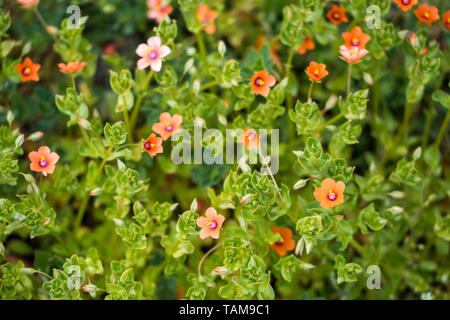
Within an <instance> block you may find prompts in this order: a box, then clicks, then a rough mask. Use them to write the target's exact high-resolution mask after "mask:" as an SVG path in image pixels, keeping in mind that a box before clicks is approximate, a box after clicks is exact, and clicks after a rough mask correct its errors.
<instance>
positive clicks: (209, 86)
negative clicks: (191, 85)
mask: <svg viewBox="0 0 450 320" xmlns="http://www.w3.org/2000/svg"><path fill="white" fill-rule="evenodd" d="M219 83H220V81H219V80H213V81H210V82H208V83H205V84H204V85H202V86H201V87H200V90H201V91H203V90H206V89H209V88H211V87H214V86H215V85H218V84H219Z"/></svg>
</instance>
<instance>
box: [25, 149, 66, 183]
mask: <svg viewBox="0 0 450 320" xmlns="http://www.w3.org/2000/svg"><path fill="white" fill-rule="evenodd" d="M28 159H30V161H31V163H30V170H32V171H36V172H42V173H43V174H44V176H47V174H52V173H53V171H54V170H55V164H56V163H57V162H58V160H59V155H58V154H57V153H56V152H51V151H50V148H49V147H47V146H44V147H40V148H39V149H38V151H32V152H30V153H29V154H28Z"/></svg>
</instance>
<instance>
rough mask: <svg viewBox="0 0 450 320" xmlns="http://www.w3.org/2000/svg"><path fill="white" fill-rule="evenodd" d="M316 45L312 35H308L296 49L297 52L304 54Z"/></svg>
mask: <svg viewBox="0 0 450 320" xmlns="http://www.w3.org/2000/svg"><path fill="white" fill-rule="evenodd" d="M315 47H316V45H315V44H314V42H313V40H312V37H311V36H309V37H307V38H306V40H305V41H303V43H302V44H301V46H300V47H299V48H298V49H297V53H299V54H305V53H306V52H307V51H308V50H314V48H315Z"/></svg>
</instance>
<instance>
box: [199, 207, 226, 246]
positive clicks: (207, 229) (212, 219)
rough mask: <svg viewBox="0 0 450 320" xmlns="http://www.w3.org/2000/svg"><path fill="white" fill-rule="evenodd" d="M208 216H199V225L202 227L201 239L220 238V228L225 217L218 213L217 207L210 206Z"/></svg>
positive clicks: (207, 211)
mask: <svg viewBox="0 0 450 320" xmlns="http://www.w3.org/2000/svg"><path fill="white" fill-rule="evenodd" d="M205 215H206V217H198V218H197V225H198V226H199V227H200V228H202V230H201V231H200V233H199V236H200V239H206V238H208V237H211V238H213V239H219V235H220V229H221V228H222V225H223V222H224V221H225V217H224V216H223V215H221V214H217V211H216V209H214V208H213V207H209V208H208V209H206V212H205Z"/></svg>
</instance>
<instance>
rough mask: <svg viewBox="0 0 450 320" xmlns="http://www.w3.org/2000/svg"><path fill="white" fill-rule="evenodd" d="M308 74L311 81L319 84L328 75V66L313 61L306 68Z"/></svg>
mask: <svg viewBox="0 0 450 320" xmlns="http://www.w3.org/2000/svg"><path fill="white" fill-rule="evenodd" d="M306 74H307V75H308V77H309V80H311V81H315V82H318V81H320V80H321V79H322V78H324V77H326V76H327V75H328V71H327V66H326V65H325V64H323V63H317V62H315V61H311V62H310V63H309V66H308V67H307V68H306Z"/></svg>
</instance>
